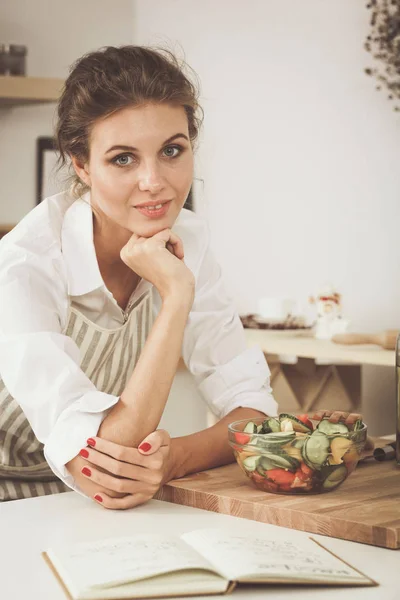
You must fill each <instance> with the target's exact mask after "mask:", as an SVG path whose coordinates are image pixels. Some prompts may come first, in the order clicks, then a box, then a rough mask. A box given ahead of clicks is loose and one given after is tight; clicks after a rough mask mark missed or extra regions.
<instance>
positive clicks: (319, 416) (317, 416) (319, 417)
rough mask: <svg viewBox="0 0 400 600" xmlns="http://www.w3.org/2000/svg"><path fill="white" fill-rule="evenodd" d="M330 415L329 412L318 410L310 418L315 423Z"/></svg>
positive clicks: (330, 412)
mask: <svg viewBox="0 0 400 600" xmlns="http://www.w3.org/2000/svg"><path fill="white" fill-rule="evenodd" d="M331 414H332V411H331V410H318V411H317V412H315V413H314V414H313V415H312V417H311V418H312V419H314V420H315V421H322V419H325V417H330V415H331Z"/></svg>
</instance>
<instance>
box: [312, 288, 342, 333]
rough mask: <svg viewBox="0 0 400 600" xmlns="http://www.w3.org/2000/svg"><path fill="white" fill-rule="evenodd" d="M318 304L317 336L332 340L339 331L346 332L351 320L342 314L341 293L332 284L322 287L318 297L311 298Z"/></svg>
mask: <svg viewBox="0 0 400 600" xmlns="http://www.w3.org/2000/svg"><path fill="white" fill-rule="evenodd" d="M310 301H311V302H313V303H315V304H316V308H317V321H316V327H315V337H316V338H318V339H320V340H330V339H331V338H332V336H334V335H335V334H337V333H344V332H345V331H346V330H347V328H348V326H349V325H350V321H349V320H348V319H344V318H343V316H342V305H341V295H340V294H338V293H337V292H336V290H335V288H334V287H333V286H331V285H326V286H324V287H323V288H321V290H320V292H319V294H317V297H316V298H310Z"/></svg>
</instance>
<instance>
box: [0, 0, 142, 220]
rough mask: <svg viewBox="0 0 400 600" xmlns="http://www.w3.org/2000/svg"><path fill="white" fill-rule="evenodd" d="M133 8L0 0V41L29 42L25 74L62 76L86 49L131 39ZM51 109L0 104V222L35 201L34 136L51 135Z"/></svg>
mask: <svg viewBox="0 0 400 600" xmlns="http://www.w3.org/2000/svg"><path fill="white" fill-rule="evenodd" d="M132 11H133V9H132V2H131V0H117V1H115V2H114V3H110V2H108V0H85V1H84V2H83V1H81V0H68V1H64V0H34V1H32V0H12V1H6V0H0V41H1V42H8V43H16V44H25V45H26V46H28V56H27V74H28V75H31V76H35V77H66V76H67V74H68V67H69V65H70V64H71V63H72V62H73V61H75V60H76V59H77V58H79V57H80V56H81V55H82V54H84V53H85V52H89V51H91V50H96V49H97V48H99V47H100V46H105V45H119V44H124V43H131V42H132V18H133V17H132ZM54 108H55V107H54V105H41V106H33V107H32V106H31V107H21V108H20V107H18V108H7V109H4V108H0V189H1V196H0V223H17V222H18V221H19V220H20V219H21V218H22V217H23V216H24V215H25V214H26V213H27V212H28V211H29V210H30V209H31V208H33V207H34V205H35V201H36V198H35V192H36V180H35V169H36V164H35V150H36V145H35V144H36V138H37V137H39V136H46V135H49V136H50V135H52V133H53V128H52V125H53V114H54Z"/></svg>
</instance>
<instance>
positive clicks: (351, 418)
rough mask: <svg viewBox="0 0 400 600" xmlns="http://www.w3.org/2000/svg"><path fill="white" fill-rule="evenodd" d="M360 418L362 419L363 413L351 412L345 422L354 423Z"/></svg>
mask: <svg viewBox="0 0 400 600" xmlns="http://www.w3.org/2000/svg"><path fill="white" fill-rule="evenodd" d="M359 419H360V420H361V421H362V415H361V414H359V413H350V414H348V416H347V418H346V421H345V422H346V423H347V424H348V425H354V423H355V422H356V421H358V420H359Z"/></svg>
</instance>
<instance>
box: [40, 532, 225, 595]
mask: <svg viewBox="0 0 400 600" xmlns="http://www.w3.org/2000/svg"><path fill="white" fill-rule="evenodd" d="M47 554H48V556H49V558H50V560H51V561H52V562H53V564H54V566H55V568H56V569H57V571H58V572H59V574H60V576H61V578H62V579H63V580H64V581H65V583H66V585H67V586H68V587H70V588H71V589H73V590H74V593H75V595H78V593H80V592H82V591H83V590H89V589H99V588H103V589H104V588H107V587H111V586H114V585H118V584H121V583H126V582H128V581H129V582H132V581H138V580H140V579H145V578H148V577H153V576H155V575H161V574H163V573H169V572H171V571H178V570H186V569H206V570H210V571H214V568H213V567H212V566H211V564H210V563H209V562H208V561H207V559H205V558H203V557H202V556H201V555H199V554H198V553H197V552H196V551H195V550H193V549H192V548H191V547H190V546H189V547H188V546H187V545H186V544H185V543H184V542H183V541H182V540H180V539H179V538H174V537H171V536H168V537H167V536H162V535H158V534H141V535H137V536H132V537H125V538H112V539H108V540H101V541H94V542H84V543H77V544H70V545H65V546H58V547H55V548H51V549H50V550H48V551H47Z"/></svg>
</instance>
